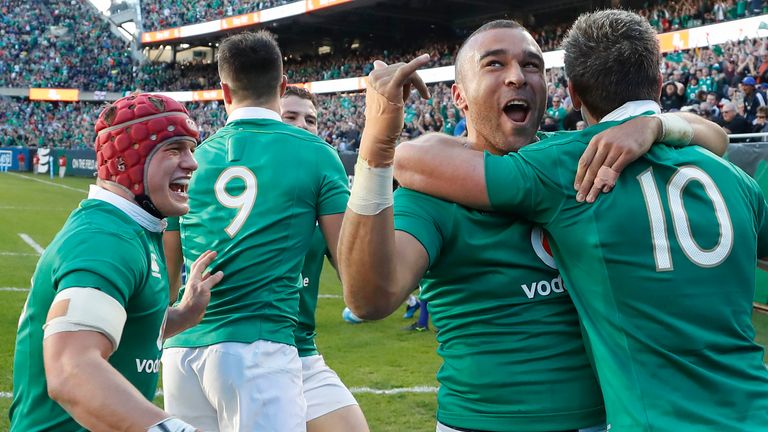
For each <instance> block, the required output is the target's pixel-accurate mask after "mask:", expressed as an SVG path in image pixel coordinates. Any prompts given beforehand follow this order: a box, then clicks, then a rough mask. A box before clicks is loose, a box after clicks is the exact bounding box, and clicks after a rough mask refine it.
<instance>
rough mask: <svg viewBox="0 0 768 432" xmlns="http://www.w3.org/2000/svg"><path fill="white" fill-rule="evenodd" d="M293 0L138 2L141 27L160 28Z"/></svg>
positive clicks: (266, 7)
mask: <svg viewBox="0 0 768 432" xmlns="http://www.w3.org/2000/svg"><path fill="white" fill-rule="evenodd" d="M294 1H296V0H258V1H252V2H243V1H239V0H171V1H167V0H163V1H160V0H148V1H142V2H141V12H142V15H143V16H142V20H143V23H144V30H147V31H151V30H160V29H165V28H168V27H178V26H182V25H185V24H194V23H199V22H203V21H211V20H216V19H221V18H224V17H228V16H233V15H241V14H246V13H249V12H255V11H258V10H262V9H268V8H272V7H275V6H280V5H284V4H286V3H292V2H294Z"/></svg>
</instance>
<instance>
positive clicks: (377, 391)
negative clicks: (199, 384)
mask: <svg viewBox="0 0 768 432" xmlns="http://www.w3.org/2000/svg"><path fill="white" fill-rule="evenodd" d="M349 391H351V392H352V393H355V394H361V393H368V394H377V395H393V394H402V393H437V387H435V386H416V387H401V388H393V389H373V388H370V387H350V388H349ZM159 396H163V389H157V391H156V392H155V397H159ZM12 397H13V393H11V392H0V398H2V399H10V398H12Z"/></svg>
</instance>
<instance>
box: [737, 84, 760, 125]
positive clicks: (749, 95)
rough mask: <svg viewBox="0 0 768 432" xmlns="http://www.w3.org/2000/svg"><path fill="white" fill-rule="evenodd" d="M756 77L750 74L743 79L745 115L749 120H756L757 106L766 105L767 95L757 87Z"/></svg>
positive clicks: (742, 89)
mask: <svg viewBox="0 0 768 432" xmlns="http://www.w3.org/2000/svg"><path fill="white" fill-rule="evenodd" d="M755 85H756V82H755V79H754V78H752V77H751V76H748V77H746V78H744V79H743V80H741V91H742V92H743V93H744V117H746V119H747V121H748V122H750V123H751V122H752V121H753V120H755V116H756V115H757V108H758V107H761V106H765V95H764V94H763V92H761V91H760V90H757V89H755Z"/></svg>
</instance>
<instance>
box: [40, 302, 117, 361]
mask: <svg viewBox="0 0 768 432" xmlns="http://www.w3.org/2000/svg"><path fill="white" fill-rule="evenodd" d="M60 302H66V303H65V304H60ZM55 306H57V307H59V308H61V310H62V312H61V314H60V315H58V316H55V317H52V318H50V319H49V320H48V321H47V322H46V323H45V325H44V326H43V332H44V333H43V339H45V338H47V337H49V336H52V335H54V334H56V333H61V332H73V331H83V330H86V331H96V332H99V333H102V334H103V335H104V336H106V337H107V338H108V339H109V340H110V341H111V342H112V352H115V351H116V350H117V347H118V346H119V345H120V337H121V336H122V334H123V326H124V325H125V320H126V318H127V315H126V312H125V309H124V308H123V306H122V305H121V304H120V303H119V302H118V301H117V300H115V299H114V298H112V297H110V296H109V295H107V294H105V293H104V292H102V291H99V290H97V289H95V288H66V289H64V290H62V291H60V292H59V293H58V294H56V297H54V298H53V303H51V308H53V307H55Z"/></svg>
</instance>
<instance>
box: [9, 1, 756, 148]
mask: <svg viewBox="0 0 768 432" xmlns="http://www.w3.org/2000/svg"><path fill="white" fill-rule="evenodd" d="M764 3H765V2H763V1H752V2H746V1H743V0H741V1H730V2H707V1H703V0H701V1H693V0H685V1H670V2H654V3H653V4H651V5H650V6H648V7H646V8H645V9H642V10H641V13H642V14H643V15H644V16H646V17H647V18H648V19H649V21H650V22H651V23H652V24H653V25H654V26H655V27H656V28H657V29H658V30H659V31H660V32H663V31H669V30H675V29H679V28H686V27H691V26H697V25H702V24H708V23H713V22H720V21H725V20H730V19H737V18H741V17H744V16H747V15H750V14H756V13H762V12H763V10H764V9H765V7H766V6H765V4H764ZM275 4H276V3H275V2H254V3H250V4H248V5H247V6H235V3H234V2H232V3H230V2H229V1H224V0H221V1H213V2H205V1H202V2H192V1H188V0H177V1H176V2H175V3H172V4H169V5H168V7H167V9H168V13H166V9H162V10H161V9H158V7H159V3H157V2H151V1H148V2H143V3H142V8H143V10H144V14H145V16H144V19H145V20H148V19H149V18H148V17H149V16H152V15H153V14H155V15H158V16H163V17H165V16H175V15H174V13H173V11H179V10H182V9H184V8H187V9H189V10H204V11H208V12H210V11H214V12H215V13H221V14H224V13H225V12H229V10H230V9H231V10H232V13H234V14H237V13H241V12H242V10H243V9H242V8H246V7H247V8H263V7H271V6H274V5H275ZM188 6H190V7H188ZM191 6H195V7H191ZM197 6H200V7H197ZM238 7H239V8H240V9H238ZM0 10H2V11H3V12H4V13H3V15H2V18H0V30H2V33H3V35H4V38H2V39H0V87H12V88H13V87H68V88H80V89H82V90H89V89H92V90H100V91H119V92H124V91H131V90H137V89H138V90H142V91H174V90H205V89H214V88H216V87H217V86H218V73H217V68H216V64H215V63H210V62H205V61H202V60H195V61H191V62H186V63H182V62H179V63H168V62H145V63H144V64H142V65H139V64H138V63H137V62H135V61H134V60H132V58H131V55H130V44H128V43H127V42H126V41H125V40H123V39H121V38H120V37H118V36H116V35H115V34H114V33H112V32H111V31H110V29H109V25H108V24H106V23H104V22H103V21H101V20H100V19H99V18H98V17H97V14H98V12H97V11H96V10H95V9H94V8H92V7H90V6H89V5H87V4H85V3H83V2H65V1H57V0H47V1H45V2H40V3H37V2H35V3H31V2H21V1H18V0H0ZM10 10H13V11H14V13H13V14H9V13H5V12H8V11H10ZM187 15H189V14H187ZM185 16H186V15H185ZM221 16H223V15H221ZM205 18H207V17H205ZM189 19H192V20H193V21H192V22H199V21H200V20H201V19H203V17H199V16H195V17H191V18H189ZM530 19H532V17H530ZM549 22H551V21H549ZM549 22H548V25H546V26H536V25H535V24H534V25H533V26H530V25H529V27H530V28H532V29H533V30H532V33H533V35H534V37H535V38H536V39H537V41H538V42H539V44H540V45H541V46H542V48H543V50H544V51H548V50H551V49H554V48H556V47H557V46H558V44H559V41H560V38H561V37H562V35H563V33H564V31H565V30H566V28H567V24H559V25H558V24H550V23H549ZM564 22H568V21H567V20H566V21H564ZM86 23H98V24H97V25H95V26H92V27H86ZM147 23H151V21H145V23H144V25H145V28H146V27H147ZM75 35H77V36H78V37H83V36H84V37H87V38H88V39H87V40H85V41H83V40H82V39H78V42H77V43H75V39H74V36H75ZM459 40H460V37H459V36H458V35H453V37H450V36H448V37H445V38H442V39H440V38H427V37H425V38H424V39H422V40H419V42H418V45H417V46H413V44H412V45H410V46H402V45H397V44H394V45H392V46H390V48H388V49H385V48H379V47H377V46H373V45H372V46H365V47H363V48H361V49H352V48H351V47H349V48H346V49H338V50H336V51H334V52H332V53H330V54H326V55H319V54H306V50H305V51H304V53H303V54H298V53H297V54H296V55H292V54H290V52H286V59H285V67H286V73H287V75H288V76H289V82H291V83H300V82H309V81H323V80H329V79H338V78H346V77H357V76H364V75H366V74H367V73H369V72H370V70H371V69H372V62H373V60H374V59H377V58H381V59H384V60H385V61H387V62H390V63H392V62H397V61H402V60H406V59H410V58H412V57H414V56H415V55H417V54H419V53H423V52H429V53H430V54H431V55H432V61H431V62H430V64H429V66H428V67H438V66H447V65H451V64H453V62H454V55H455V52H456V50H457V49H458V41H459ZM83 42H87V43H83ZM349 45H350V44H346V46H349ZM338 46H345V45H344V44H338ZM86 47H90V48H86ZM12 59H25V61H12ZM86 59H93V60H86ZM662 73H663V74H664V79H665V82H667V83H671V84H672V85H674V86H675V92H677V91H678V87H681V88H682V90H680V91H681V92H682V94H681V95H680V96H677V97H675V98H674V99H675V100H674V101H671V104H669V105H668V106H667V105H665V108H667V109H683V108H684V109H686V110H695V111H696V112H701V114H702V115H707V116H710V117H711V118H714V119H717V118H718V117H717V116H719V108H718V104H721V100H723V99H726V100H728V101H731V102H733V103H734V104H735V106H736V107H737V109H741V110H743V109H744V103H743V99H744V93H743V91H742V89H741V88H740V86H739V83H740V82H741V81H742V80H743V79H744V78H745V77H747V76H754V77H755V79H756V84H757V89H758V92H759V91H760V88H761V85H762V84H763V83H768V48H767V47H766V39H765V38H759V39H744V40H742V41H740V42H738V43H731V42H729V43H726V44H722V45H716V46H712V47H711V49H707V48H704V49H696V50H689V51H685V52H672V53H668V54H667V55H666V56H665V61H664V63H663V66H662ZM548 74H549V76H548V79H549V82H550V101H551V99H552V97H553V96H555V95H557V96H559V97H560V98H561V100H563V102H564V104H563V105H564V108H565V110H566V112H567V113H568V115H569V119H568V121H565V122H563V125H564V127H566V128H570V129H573V128H575V125H576V121H577V120H578V116H576V115H575V114H574V113H571V107H570V104H569V102H570V101H569V100H568V98H567V95H566V94H565V92H564V84H565V80H564V77H563V76H562V71H560V70H558V69H553V70H550V71H549V73H548ZM431 89H432V92H433V98H432V100H430V101H423V100H420V99H418V98H414V99H412V100H410V101H409V103H408V107H407V116H406V125H405V129H404V132H403V135H404V137H415V136H418V135H420V134H422V133H425V132H428V131H436V130H441V131H444V132H447V133H451V132H453V129H454V128H455V126H456V123H457V122H459V121H460V116H459V113H458V111H456V110H454V109H453V107H452V104H451V99H450V89H449V85H447V84H445V83H441V84H435V85H432V86H431ZM709 93H714V97H715V99H716V101H715V102H714V103H713V101H711V100H710V101H707V100H706V99H707V95H708V94H709ZM710 97H711V96H710ZM668 99H669V98H668ZM663 101H664V99H663ZM319 102H320V108H321V118H320V122H321V123H320V135H321V136H322V137H323V138H324V139H325V140H326V141H327V142H329V143H331V144H332V145H334V147H336V148H338V149H340V150H342V151H354V150H356V148H357V146H358V145H359V137H360V129H361V127H362V125H363V109H364V98H363V97H362V95H361V94H354V93H347V94H328V95H321V96H320V98H319ZM99 106H100V104H99V103H92V102H90V103H89V102H76V103H65V102H30V101H27V100H25V99H21V98H8V97H2V98H0V108H2V112H0V144H2V145H11V146H13V145H23V146H40V145H45V144H51V145H54V146H58V147H68V148H80V147H84V146H89V145H90V144H91V143H92V141H93V133H92V131H91V130H90V129H89V128H88V127H87V126H83V125H87V124H92V123H93V118H94V116H95V113H96V112H97V111H98V109H99ZM189 108H190V110H191V112H192V114H193V116H194V117H195V118H196V120H197V121H198V123H199V124H200V126H201V132H202V135H203V137H206V136H209V135H210V134H211V133H212V132H213V131H215V130H216V129H217V128H218V127H220V126H221V125H222V124H223V122H224V119H225V115H224V112H223V107H222V106H221V104H220V103H219V102H207V103H205V102H199V103H190V104H189ZM552 115H555V113H554V112H553V113H552ZM546 122H547V120H546V118H545V123H546ZM545 128H551V125H549V126H547V127H545Z"/></svg>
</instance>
